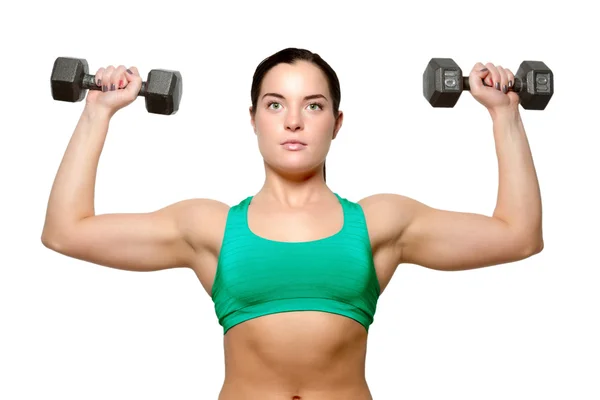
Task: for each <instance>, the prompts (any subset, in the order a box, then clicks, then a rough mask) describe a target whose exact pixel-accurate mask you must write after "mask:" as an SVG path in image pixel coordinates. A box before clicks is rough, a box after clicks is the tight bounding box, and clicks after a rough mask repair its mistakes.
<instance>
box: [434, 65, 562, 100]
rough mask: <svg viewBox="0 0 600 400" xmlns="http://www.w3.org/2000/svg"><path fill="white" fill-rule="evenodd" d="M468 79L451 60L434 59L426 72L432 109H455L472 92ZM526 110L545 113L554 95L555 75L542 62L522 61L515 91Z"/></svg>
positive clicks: (514, 86) (516, 75)
mask: <svg viewBox="0 0 600 400" xmlns="http://www.w3.org/2000/svg"><path fill="white" fill-rule="evenodd" d="M470 89H471V87H470V85H469V77H464V76H463V74H462V70H461V69H460V67H459V66H458V64H456V63H455V62H454V60H452V59H451V58H432V59H431V61H429V64H427V68H425V72H423V95H424V96H425V98H426V99H427V101H428V102H429V104H431V105H432V106H433V107H454V105H455V104H456V102H457V101H458V98H459V97H460V95H461V93H462V91H463V90H470ZM512 90H513V91H515V92H516V93H518V94H519V97H520V104H521V106H522V107H523V108H524V109H526V110H543V109H545V108H546V105H548V102H549V101H550V98H551V97H552V95H553V94H554V75H553V74H552V71H551V70H550V69H549V68H548V66H546V64H544V63H543V62H541V61H523V62H522V63H521V65H520V66H519V69H518V70H517V73H516V74H515V82H514V85H513V88H512Z"/></svg>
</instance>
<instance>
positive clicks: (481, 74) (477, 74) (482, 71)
mask: <svg viewBox="0 0 600 400" xmlns="http://www.w3.org/2000/svg"><path fill="white" fill-rule="evenodd" d="M489 73H490V72H489V70H488V69H487V68H486V67H485V66H484V65H483V64H482V63H480V62H478V63H477V64H475V66H474V67H473V69H472V70H471V74H470V76H469V85H470V86H471V91H473V90H481V88H482V87H483V86H485V79H486V78H487V76H488V75H489ZM472 78H473V79H472ZM488 86H489V85H488Z"/></svg>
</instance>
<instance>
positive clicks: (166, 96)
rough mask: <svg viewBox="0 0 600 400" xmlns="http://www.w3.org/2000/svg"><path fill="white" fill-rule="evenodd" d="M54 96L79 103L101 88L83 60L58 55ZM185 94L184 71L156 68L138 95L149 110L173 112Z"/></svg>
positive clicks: (54, 72) (53, 87)
mask: <svg viewBox="0 0 600 400" xmlns="http://www.w3.org/2000/svg"><path fill="white" fill-rule="evenodd" d="M50 85H51V89H52V97H53V98H54V100H58V101H68V102H72V103H74V102H78V101H81V100H83V99H84V98H85V93H86V92H85V91H86V90H88V89H89V90H102V87H100V86H98V85H96V82H95V81H94V75H90V74H89V73H88V63H87V61H86V60H84V59H79V58H69V57H58V58H57V59H56V61H54V67H53V68H52V75H51V77H50ZM181 95H182V79H181V73H179V72H177V71H170V70H161V69H153V70H151V71H150V73H148V79H147V80H146V82H142V87H141V89H140V92H139V93H138V96H143V97H144V98H145V100H146V110H148V112H149V113H153V114H162V115H172V114H175V113H177V111H178V110H179V103H180V102H181Z"/></svg>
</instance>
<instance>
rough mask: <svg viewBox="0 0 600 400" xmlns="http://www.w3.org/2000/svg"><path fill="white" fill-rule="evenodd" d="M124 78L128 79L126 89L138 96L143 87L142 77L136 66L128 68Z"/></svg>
mask: <svg viewBox="0 0 600 400" xmlns="http://www.w3.org/2000/svg"><path fill="white" fill-rule="evenodd" d="M124 79H125V81H126V84H125V86H126V90H128V91H130V92H131V95H132V96H137V94H138V93H139V91H140V89H141V87H142V78H141V77H140V72H139V71H138V69H137V68H136V67H129V68H128V69H126V70H125V72H124Z"/></svg>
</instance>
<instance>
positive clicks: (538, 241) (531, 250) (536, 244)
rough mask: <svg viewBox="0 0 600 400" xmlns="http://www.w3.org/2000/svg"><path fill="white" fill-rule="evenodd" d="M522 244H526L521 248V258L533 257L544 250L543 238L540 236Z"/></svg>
mask: <svg viewBox="0 0 600 400" xmlns="http://www.w3.org/2000/svg"><path fill="white" fill-rule="evenodd" d="M523 243H526V245H525V246H524V247H523V258H529V257H532V256H535V255H536V254H539V253H541V252H542V251H543V250H544V238H543V237H542V236H541V235H539V236H538V237H536V238H535V239H529V240H527V241H523Z"/></svg>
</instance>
